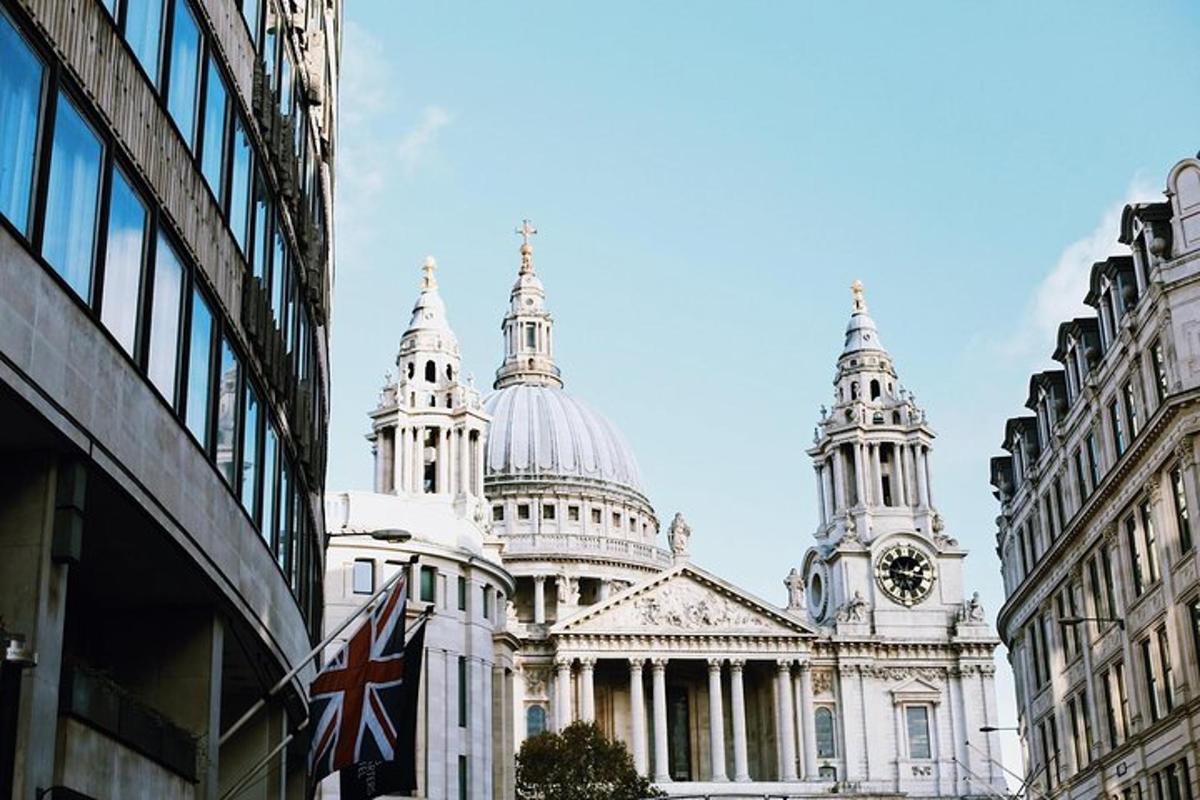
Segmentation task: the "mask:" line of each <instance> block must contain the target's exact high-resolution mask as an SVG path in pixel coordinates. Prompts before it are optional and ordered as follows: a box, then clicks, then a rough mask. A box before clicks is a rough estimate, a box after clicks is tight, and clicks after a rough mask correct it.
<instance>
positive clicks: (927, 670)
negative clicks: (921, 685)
mask: <svg viewBox="0 0 1200 800" xmlns="http://www.w3.org/2000/svg"><path fill="white" fill-rule="evenodd" d="M863 672H864V673H865V674H866V675H869V676H870V677H872V678H877V679H879V680H884V681H907V680H912V679H914V678H916V679H920V680H923V681H925V682H926V683H937V682H939V681H941V680H942V678H943V676H944V674H945V672H944V671H943V670H942V669H940V668H938V667H883V666H872V667H864V668H863Z"/></svg>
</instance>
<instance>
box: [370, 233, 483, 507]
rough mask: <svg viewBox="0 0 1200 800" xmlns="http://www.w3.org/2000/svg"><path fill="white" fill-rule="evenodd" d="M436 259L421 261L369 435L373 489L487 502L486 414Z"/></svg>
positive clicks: (465, 503) (468, 503) (459, 502)
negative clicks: (465, 363)
mask: <svg viewBox="0 0 1200 800" xmlns="http://www.w3.org/2000/svg"><path fill="white" fill-rule="evenodd" d="M436 270H437V262H435V261H434V260H433V258H432V257H430V258H427V259H425V263H424V264H423V265H422V266H421V273H422V276H421V293H420V294H419V295H418V296H417V301H416V303H415V304H414V305H413V310H412V318H411V319H410V321H409V323H408V328H407V329H406V330H405V331H404V335H403V336H401V337H400V348H399V352H398V354H397V355H396V368H397V373H396V374H395V375H393V374H391V373H389V374H388V375H387V377H386V378H385V382H384V386H383V390H382V392H381V393H380V398H379V405H378V406H377V407H376V408H375V410H374V411H372V412H371V413H370V417H371V432H370V433H369V434H368V435H367V439H368V441H370V442H371V444H372V450H373V451H374V454H375V491H376V492H378V493H382V494H397V495H405V496H408V497H410V498H413V499H420V498H424V499H430V500H434V499H438V500H443V501H446V500H448V501H451V502H452V503H453V504H454V505H455V507H456V508H458V510H459V512H460V513H466V511H468V510H470V509H473V508H474V507H475V506H477V505H479V504H481V503H482V502H483V448H484V441H485V436H486V432H487V422H488V417H487V415H486V414H485V413H484V411H483V408H482V405H481V403H480V397H479V392H478V391H477V390H476V389H475V387H474V386H473V385H472V382H471V381H470V380H467V381H464V380H463V377H462V374H461V372H460V366H461V358H460V355H459V350H458V339H457V337H455V335H454V331H453V330H452V329H451V328H450V322H449V320H448V319H447V317H446V304H445V302H444V301H443V300H442V296H441V294H440V293H439V292H438V284H437V277H436V276H435V271H436Z"/></svg>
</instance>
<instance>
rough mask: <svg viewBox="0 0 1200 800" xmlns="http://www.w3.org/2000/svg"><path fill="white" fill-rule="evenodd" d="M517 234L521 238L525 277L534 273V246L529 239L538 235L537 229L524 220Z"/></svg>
mask: <svg viewBox="0 0 1200 800" xmlns="http://www.w3.org/2000/svg"><path fill="white" fill-rule="evenodd" d="M516 233H517V234H518V235H519V236H520V237H521V274H522V275H524V274H525V273H527V272H533V245H531V244H530V243H529V237H530V236H533V235H535V234H536V233H537V228H535V227H533V224H532V223H531V222H530V221H529V220H527V219H523V220H521V227H519V228H517V229H516Z"/></svg>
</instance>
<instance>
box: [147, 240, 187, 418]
mask: <svg viewBox="0 0 1200 800" xmlns="http://www.w3.org/2000/svg"><path fill="white" fill-rule="evenodd" d="M182 296H183V265H182V264H181V263H180V261H179V256H178V255H176V254H175V250H174V248H172V247H171V245H170V244H169V243H168V242H167V240H166V238H165V237H164V236H163V235H162V234H161V233H160V234H159V236H158V252H157V255H156V257H155V265H154V296H153V299H152V301H151V309H150V354H149V357H148V360H147V367H146V371H147V373H148V374H149V375H150V380H151V381H153V383H154V385H155V386H157V387H158V390H159V391H160V392H162V394H163V397H165V398H167V401H168V402H174V400H175V367H176V364H177V363H178V361H179V355H178V354H179V306H180V299H181V298H182Z"/></svg>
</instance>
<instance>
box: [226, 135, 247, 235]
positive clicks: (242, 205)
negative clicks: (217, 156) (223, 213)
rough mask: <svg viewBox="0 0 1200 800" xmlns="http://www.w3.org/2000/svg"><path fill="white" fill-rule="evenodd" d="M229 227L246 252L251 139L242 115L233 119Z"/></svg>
mask: <svg viewBox="0 0 1200 800" xmlns="http://www.w3.org/2000/svg"><path fill="white" fill-rule="evenodd" d="M229 184H230V192H229V228H230V230H232V231H233V238H234V239H236V240H237V243H238V247H240V248H242V252H243V253H245V252H246V227H247V221H248V220H249V219H250V213H249V211H250V209H249V206H250V140H249V139H248V138H246V130H245V128H243V127H242V120H241V118H240V117H234V119H233V172H232V174H231V176H230V181H229Z"/></svg>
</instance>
